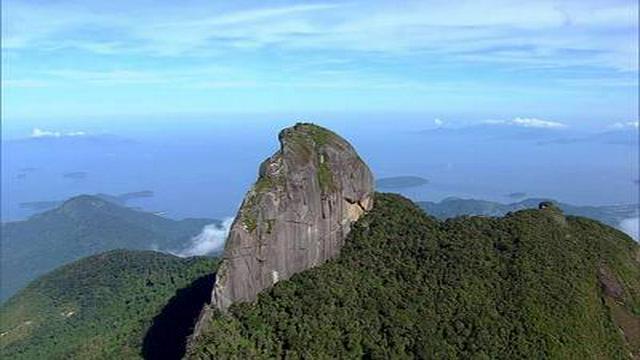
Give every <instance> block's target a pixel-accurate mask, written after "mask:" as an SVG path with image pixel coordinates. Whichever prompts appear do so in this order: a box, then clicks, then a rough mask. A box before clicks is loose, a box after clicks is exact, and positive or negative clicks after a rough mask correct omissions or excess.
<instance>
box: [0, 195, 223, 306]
mask: <svg viewBox="0 0 640 360" xmlns="http://www.w3.org/2000/svg"><path fill="white" fill-rule="evenodd" d="M212 222H214V220H209V219H185V220H182V221H176V220H171V219H167V218H163V217H160V216H157V215H154V214H150V213H146V212H142V211H137V210H133V209H130V208H127V207H124V206H120V205H117V204H115V203H112V202H109V201H106V200H104V199H102V198H100V197H96V196H89V195H82V196H78V197H74V198H71V199H69V200H67V201H66V202H64V203H63V204H62V205H61V206H59V207H58V208H56V209H53V210H49V211H47V212H44V213H41V214H38V215H34V216H32V217H31V218H29V219H28V220H26V221H16V222H9V223H4V224H2V234H1V235H2V236H1V239H0V245H1V247H2V253H1V254H0V255H1V257H0V260H1V264H0V266H1V270H2V271H1V278H0V280H1V288H0V290H1V291H0V300H5V299H6V298H8V297H9V296H11V295H12V294H13V293H15V291H17V290H18V289H20V288H21V287H23V286H24V285H26V284H27V283H28V282H29V281H30V280H33V279H35V278H36V277H38V276H39V275H42V274H44V273H46V272H47V271H50V270H52V269H55V268H56V267H58V266H60V265H63V264H66V263H68V262H71V261H73V260H77V259H79V258H81V257H84V256H89V255H93V254H96V253H99V252H103V251H107V250H112V249H118V248H124V249H137V250H149V249H152V248H159V249H163V250H172V249H175V250H179V249H181V248H182V247H183V246H185V245H186V244H187V243H188V241H189V239H190V238H191V237H192V236H194V235H197V234H198V233H199V232H200V231H201V230H202V227H203V226H204V225H206V224H210V223H212Z"/></svg>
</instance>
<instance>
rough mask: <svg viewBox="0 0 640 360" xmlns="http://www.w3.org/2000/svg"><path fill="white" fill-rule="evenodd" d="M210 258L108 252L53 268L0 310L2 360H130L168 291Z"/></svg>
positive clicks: (205, 270)
mask: <svg viewBox="0 0 640 360" xmlns="http://www.w3.org/2000/svg"><path fill="white" fill-rule="evenodd" d="M215 266H216V260H215V259H212V258H202V257H200V258H186V259H183V258H178V257H175V256H172V255H167V254H162V253H157V252H152V251H124V250H116V251H110V252H107V253H103V254H99V255H94V256H90V257H87V258H84V259H82V260H79V261H76V262H74V263H71V264H68V265H65V266H63V267H60V268H58V269H56V270H54V271H52V272H50V273H48V274H46V275H44V276H41V277H40V278H38V279H37V280H35V281H33V282H31V283H30V284H29V285H28V286H27V287H26V288H25V289H23V290H22V291H20V292H19V293H17V294H16V295H15V296H13V297H12V298H10V299H9V300H8V301H7V302H6V303H5V304H4V305H3V306H2V308H1V309H0V318H1V320H2V321H1V323H0V329H1V330H0V334H1V337H0V355H1V356H0V357H2V358H3V359H138V358H142V343H143V338H144V336H145V333H146V332H147V330H148V329H149V327H150V326H151V324H152V322H153V319H154V317H155V316H157V315H158V314H159V313H160V312H161V310H162V309H163V307H164V306H165V305H166V304H167V302H168V301H169V300H170V299H171V298H172V297H173V296H174V295H175V294H176V291H177V290H179V289H181V288H184V287H186V286H188V285H189V284H191V283H192V282H194V281H195V280H196V279H198V278H200V277H202V276H205V275H208V274H210V273H211V272H213V271H214V270H215Z"/></svg>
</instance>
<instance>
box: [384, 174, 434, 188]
mask: <svg viewBox="0 0 640 360" xmlns="http://www.w3.org/2000/svg"><path fill="white" fill-rule="evenodd" d="M428 183H429V180H428V179H425V178H423V177H420V176H391V177H384V178H380V179H378V180H376V187H378V188H381V189H407V188H413V187H418V186H423V185H426V184H428Z"/></svg>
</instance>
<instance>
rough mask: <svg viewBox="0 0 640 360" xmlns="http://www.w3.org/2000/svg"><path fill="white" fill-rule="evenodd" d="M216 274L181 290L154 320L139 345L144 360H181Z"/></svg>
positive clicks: (201, 278)
mask: <svg viewBox="0 0 640 360" xmlns="http://www.w3.org/2000/svg"><path fill="white" fill-rule="evenodd" d="M214 281H215V274H211V275H206V276H203V277H200V278H198V279H197V280H195V281H194V282H192V283H191V284H190V285H189V286H187V287H185V288H183V289H180V290H178V291H177V292H176V295H175V296H174V297H172V298H171V299H170V300H169V302H168V303H167V305H166V306H165V307H164V308H163V309H162V312H160V314H158V315H157V316H156V317H155V318H154V319H153V324H152V325H151V327H149V330H148V331H147V334H146V335H145V337H144V342H143V344H142V355H143V357H144V358H145V359H181V358H182V356H184V353H185V351H186V345H187V344H186V342H187V337H188V336H189V335H191V333H192V332H193V327H194V326H195V324H196V322H197V321H198V316H199V315H200V311H201V310H202V308H203V306H204V305H205V304H207V303H208V302H209V301H210V300H211V291H212V289H213V284H214Z"/></svg>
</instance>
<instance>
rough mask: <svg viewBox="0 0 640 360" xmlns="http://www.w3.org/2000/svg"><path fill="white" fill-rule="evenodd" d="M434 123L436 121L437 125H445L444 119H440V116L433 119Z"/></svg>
mask: <svg viewBox="0 0 640 360" xmlns="http://www.w3.org/2000/svg"><path fill="white" fill-rule="evenodd" d="M433 123H434V124H435V125H436V126H437V127H440V126H442V125H444V121H442V120H440V119H438V118H436V119H433Z"/></svg>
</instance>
